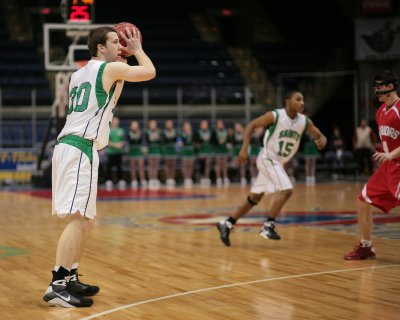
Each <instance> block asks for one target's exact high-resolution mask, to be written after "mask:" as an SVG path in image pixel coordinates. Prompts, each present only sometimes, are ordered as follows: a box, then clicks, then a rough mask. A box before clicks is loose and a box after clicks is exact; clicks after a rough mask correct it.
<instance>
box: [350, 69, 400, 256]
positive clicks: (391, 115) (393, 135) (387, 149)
mask: <svg viewBox="0 0 400 320" xmlns="http://www.w3.org/2000/svg"><path fill="white" fill-rule="evenodd" d="M398 84H399V80H398V78H397V75H396V74H395V73H394V72H392V71H387V70H386V71H384V72H382V73H379V74H377V75H376V76H375V81H374V89H375V95H376V96H377V97H378V99H379V101H380V102H382V105H381V106H380V107H379V109H378V111H377V112H376V116H375V118H376V122H377V124H378V129H379V137H380V139H381V141H382V146H383V151H382V152H375V154H374V155H373V158H374V159H375V160H376V161H378V162H379V163H380V167H379V168H378V169H377V170H376V172H375V173H374V174H373V175H372V176H371V177H370V178H369V180H368V181H367V183H366V184H365V186H364V187H363V189H362V191H361V193H360V195H359V196H358V223H359V228H360V235H361V240H360V242H358V243H357V245H356V247H355V248H354V249H353V250H352V251H351V252H349V253H347V254H346V255H345V256H344V259H345V260H363V259H375V249H374V247H373V246H372V241H371V233H372V212H371V205H373V206H375V207H377V208H379V209H381V210H383V211H384V212H386V213H387V212H389V211H390V210H391V209H393V208H394V207H397V206H400V98H399V96H398V95H397V92H396V90H397V86H398Z"/></svg>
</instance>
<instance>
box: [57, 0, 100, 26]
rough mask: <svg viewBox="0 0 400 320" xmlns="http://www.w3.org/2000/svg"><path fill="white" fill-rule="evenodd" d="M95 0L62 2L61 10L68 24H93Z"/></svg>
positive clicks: (65, 0) (68, 0) (64, 0)
mask: <svg viewBox="0 0 400 320" xmlns="http://www.w3.org/2000/svg"><path fill="white" fill-rule="evenodd" d="M94 2H95V0H62V1H61V4H60V9H61V12H62V15H63V17H64V20H66V22H68V23H69V22H72V23H74V22H77V23H91V22H93V20H94Z"/></svg>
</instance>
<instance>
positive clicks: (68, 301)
mask: <svg viewBox="0 0 400 320" xmlns="http://www.w3.org/2000/svg"><path fill="white" fill-rule="evenodd" d="M43 300H44V301H46V302H47V303H49V304H50V305H52V306H59V307H64V308H83V307H90V306H91V305H92V304H93V300H92V299H89V298H84V297H81V296H79V295H75V294H72V293H70V292H68V284H67V280H65V279H63V280H55V281H53V282H51V283H50V285H49V287H48V288H47V290H46V292H45V294H44V296H43Z"/></svg>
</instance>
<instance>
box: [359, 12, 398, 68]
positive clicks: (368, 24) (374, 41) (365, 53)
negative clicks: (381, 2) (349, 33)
mask: <svg viewBox="0 0 400 320" xmlns="http://www.w3.org/2000/svg"><path fill="white" fill-rule="evenodd" d="M355 58H356V60H358V61H374V60H394V59H400V17H397V18H388V19H362V20H361V19H360V20H355Z"/></svg>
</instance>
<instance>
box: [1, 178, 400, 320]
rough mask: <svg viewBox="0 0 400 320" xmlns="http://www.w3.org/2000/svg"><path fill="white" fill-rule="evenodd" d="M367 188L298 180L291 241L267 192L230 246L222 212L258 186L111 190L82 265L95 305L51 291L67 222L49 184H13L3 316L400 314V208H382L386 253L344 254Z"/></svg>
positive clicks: (287, 222) (379, 245)
mask: <svg viewBox="0 0 400 320" xmlns="http://www.w3.org/2000/svg"><path fill="white" fill-rule="evenodd" d="M361 187H362V184H353V183H329V184H317V186H314V187H306V186H305V185H303V184H298V185H296V186H295V192H294V195H293V197H292V198H291V199H290V200H289V203H288V204H287V205H286V207H285V208H284V212H283V213H282V215H281V216H280V223H279V224H278V227H277V230H278V232H279V233H280V234H281V236H282V239H281V240H280V241H272V240H265V239H263V238H261V237H259V236H258V234H257V233H258V229H259V227H260V225H261V223H262V215H263V214H264V213H265V211H267V210H268V207H269V201H268V199H264V200H263V202H262V203H261V204H260V205H258V206H257V207H255V208H253V211H251V212H250V213H249V215H248V216H246V217H244V218H243V219H242V220H240V224H239V225H238V226H237V227H236V228H235V232H234V233H233V234H232V236H231V242H232V246H231V247H229V248H228V247H225V246H224V245H223V244H222V243H221V242H220V240H219V234H218V232H217V230H216V228H215V222H216V221H218V220H220V219H222V218H223V217H225V216H227V215H228V214H229V213H230V212H232V211H233V210H234V209H235V208H236V207H237V206H238V205H239V204H241V203H242V201H243V200H244V199H245V198H246V195H247V191H248V189H247V188H241V187H240V186H237V185H233V186H230V187H229V188H216V187H211V188H208V189H200V188H194V189H191V190H185V189H176V190H174V191H168V190H165V189H162V190H161V191H160V192H154V191H146V192H145V191H143V192H133V191H132V192H131V191H126V192H122V193H119V192H115V193H112V194H107V193H106V192H105V191H102V192H100V193H99V201H98V220H97V225H96V227H95V228H94V229H93V231H92V234H91V236H90V239H89V241H88V245H87V249H86V252H85V255H84V258H83V260H82V261H81V264H80V273H81V274H82V276H81V277H80V279H81V281H82V282H87V283H91V284H96V285H99V286H100V287H101V291H100V293H99V294H98V295H97V296H95V297H94V300H95V303H94V305H93V306H92V307H90V308H83V309H64V308H56V307H49V306H48V305H47V304H46V303H45V302H44V301H43V300H42V296H43V294H44V291H45V290H46V288H47V285H48V283H49V281H50V277H51V273H50V272H51V269H52V268H53V266H54V262H55V261H54V259H55V258H54V257H55V249H56V244H57V240H58V237H59V235H60V232H61V230H62V229H63V227H64V225H65V221H63V220H62V219H60V218H57V217H55V216H51V215H50V210H51V200H50V198H49V192H48V191H38V192H35V193H30V192H22V191H2V192H0V201H1V214H0V230H1V237H0V271H1V273H0V283H1V285H0V319H2V320H6V319H7V320H8V319H10V320H11V319H13V320H14V319H30V320H31V319H38V320H39V319H40V320H44V319H62V320H75V319H105V320H111V319H115V320H117V319H118V320H121V319H146V320H147V319H148V320H150V319H151V320H154V319H157V320H162V319H174V320H186V319H196V320H197V319H202V320H204V319H238V320H239V319H240V320H248V319H252V320H253V319H260V320H261V319H262V320H264V319H268V320H272V319H301V320H307V319H332V320H333V319H335V320H337V319H363V320H366V319H371V320H377V319H382V320H383V319H384V320H390V319H393V320H394V319H399V314H400V306H399V302H400V298H399V297H400V241H399V238H400V215H399V214H398V213H393V214H391V215H381V214H377V215H376V221H379V224H376V225H375V228H374V234H375V235H374V244H375V247H376V250H377V259H376V260H368V261H344V260H343V259H342V257H343V254H345V253H346V252H347V251H349V250H350V249H351V248H352V246H353V245H354V244H355V242H356V241H357V239H358V231H357V226H356V225H355V224H354V222H355V219H356V215H355V214H354V210H355V206H356V196H357V194H358V192H359V190H360V189H361ZM397 212H398V211H397Z"/></svg>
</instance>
